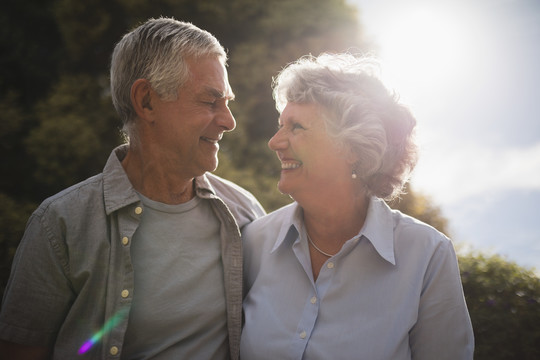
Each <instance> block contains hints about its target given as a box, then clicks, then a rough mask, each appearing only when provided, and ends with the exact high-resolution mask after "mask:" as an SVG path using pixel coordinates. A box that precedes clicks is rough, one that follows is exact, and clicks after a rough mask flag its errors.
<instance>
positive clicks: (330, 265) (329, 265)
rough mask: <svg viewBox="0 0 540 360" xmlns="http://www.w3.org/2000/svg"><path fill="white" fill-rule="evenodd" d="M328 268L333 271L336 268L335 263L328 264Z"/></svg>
mask: <svg viewBox="0 0 540 360" xmlns="http://www.w3.org/2000/svg"><path fill="white" fill-rule="evenodd" d="M326 267H327V268H329V269H333V268H334V263H333V262H329V263H328V264H326Z"/></svg>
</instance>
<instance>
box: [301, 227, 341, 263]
mask: <svg viewBox="0 0 540 360" xmlns="http://www.w3.org/2000/svg"><path fill="white" fill-rule="evenodd" d="M306 236H307V239H308V241H309V243H310V244H311V245H312V246H313V248H314V249H315V250H317V251H318V252H320V253H321V254H323V255H324V256H328V257H332V256H334V255H335V254H334V255H332V254H329V253H327V252H324V251H322V250H321V249H319V247H318V246H317V245H315V243H314V242H313V240H311V238H310V237H309V234H308V233H307V231H306Z"/></svg>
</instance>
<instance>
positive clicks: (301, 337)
mask: <svg viewBox="0 0 540 360" xmlns="http://www.w3.org/2000/svg"><path fill="white" fill-rule="evenodd" d="M305 338H306V332H305V331H302V332H301V333H300V339H305Z"/></svg>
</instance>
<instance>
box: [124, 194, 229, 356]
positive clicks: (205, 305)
mask: <svg viewBox="0 0 540 360" xmlns="http://www.w3.org/2000/svg"><path fill="white" fill-rule="evenodd" d="M140 197H141V201H142V203H143V204H144V205H145V211H144V213H143V214H142V218H141V223H140V225H139V228H138V229H137V231H136V232H135V234H134V236H133V242H132V245H131V256H132V263H133V267H134V274H135V286H134V292H133V303H132V307H131V311H130V314H129V320H128V327H127V331H126V335H125V341H124V350H123V352H122V359H146V358H152V359H226V358H228V356H229V345H228V339H227V314H226V305H225V288H224V285H223V265H222V260H221V244H220V238H219V228H220V224H219V221H218V219H217V218H216V216H215V214H214V212H213V210H212V208H211V205H210V203H209V201H208V200H205V199H201V198H199V197H195V198H193V199H192V200H190V201H189V202H187V203H184V204H180V205H167V204H163V203H159V202H156V201H153V200H150V199H148V198H145V197H144V196H142V195H140Z"/></svg>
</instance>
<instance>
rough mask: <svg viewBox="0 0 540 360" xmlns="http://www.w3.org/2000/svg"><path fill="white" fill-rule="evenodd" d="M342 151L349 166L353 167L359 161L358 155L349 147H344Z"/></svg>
mask: <svg viewBox="0 0 540 360" xmlns="http://www.w3.org/2000/svg"><path fill="white" fill-rule="evenodd" d="M343 151H344V153H345V159H346V160H347V162H348V163H349V165H355V164H357V163H358V161H359V160H360V159H359V156H358V154H357V153H356V151H354V149H353V148H352V147H351V146H350V145H344V146H343Z"/></svg>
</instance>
